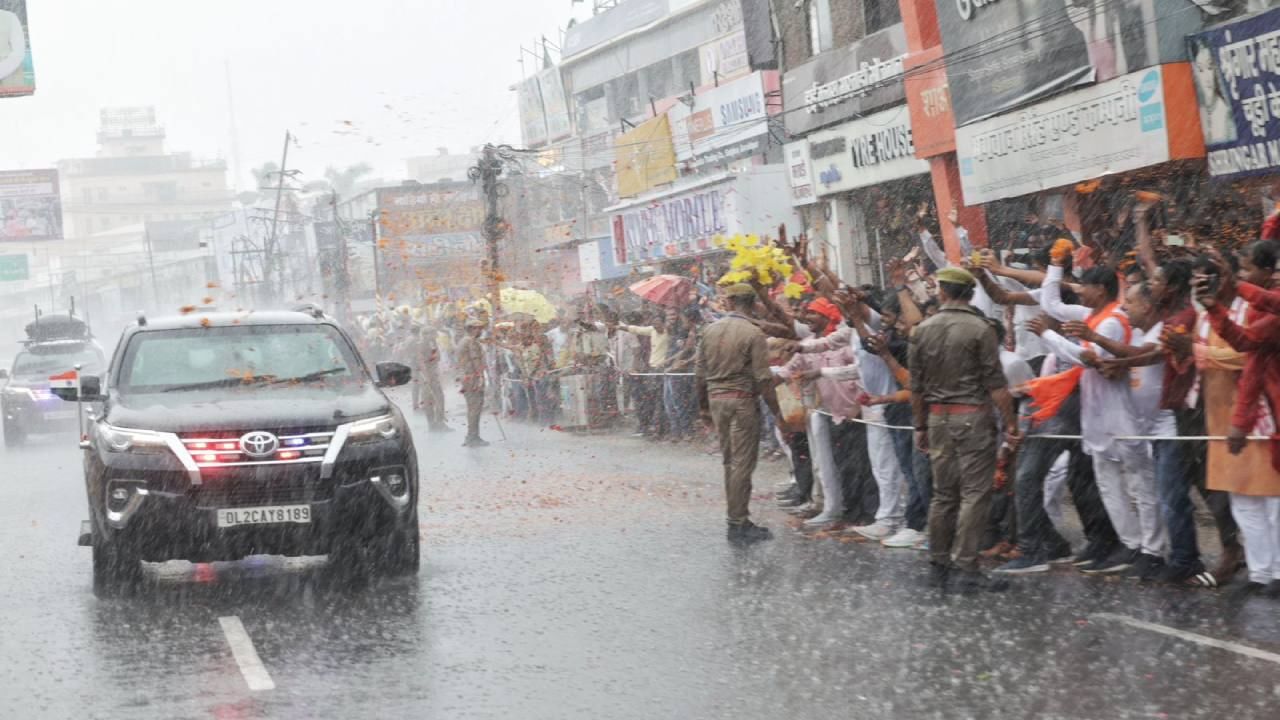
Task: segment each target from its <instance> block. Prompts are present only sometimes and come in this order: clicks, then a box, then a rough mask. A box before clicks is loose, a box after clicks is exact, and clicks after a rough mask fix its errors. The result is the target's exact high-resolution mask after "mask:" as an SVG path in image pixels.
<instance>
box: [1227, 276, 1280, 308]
mask: <svg viewBox="0 0 1280 720" xmlns="http://www.w3.org/2000/svg"><path fill="white" fill-rule="evenodd" d="M1236 292H1237V293H1238V294H1239V295H1240V297H1242V298H1244V300H1245V302H1247V303H1249V304H1250V305H1251V306H1253V307H1254V308H1255V309H1257V310H1261V311H1262V312H1265V313H1272V314H1276V313H1280V290H1267V289H1265V288H1260V287H1258V286H1257V285H1254V284H1252V283H1247V282H1241V283H1236Z"/></svg>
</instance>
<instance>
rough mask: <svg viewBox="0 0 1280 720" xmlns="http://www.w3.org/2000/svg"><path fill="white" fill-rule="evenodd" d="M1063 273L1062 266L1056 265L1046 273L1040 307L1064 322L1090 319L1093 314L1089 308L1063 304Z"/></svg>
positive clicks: (1041, 290) (1041, 291)
mask: <svg viewBox="0 0 1280 720" xmlns="http://www.w3.org/2000/svg"><path fill="white" fill-rule="evenodd" d="M1062 272H1063V271H1062V266H1061V265H1057V264H1055V265H1051V266H1050V267H1049V272H1047V273H1045V276H1044V284H1043V285H1042V286H1041V287H1040V307H1041V308H1043V309H1044V311H1045V312H1046V313H1048V314H1049V315H1050V316H1051V317H1054V318H1057V319H1058V320H1061V321H1063V322H1067V321H1069V320H1087V319H1089V316H1090V315H1091V314H1092V311H1091V310H1089V308H1087V307H1085V306H1083V305H1068V304H1066V303H1064V302H1062Z"/></svg>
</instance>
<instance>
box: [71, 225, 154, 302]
mask: <svg viewBox="0 0 1280 720" xmlns="http://www.w3.org/2000/svg"><path fill="white" fill-rule="evenodd" d="M142 236H143V238H144V239H146V241H147V264H148V265H150V266H151V302H152V305H153V307H152V308H151V309H152V312H156V311H158V310H159V309H160V282H159V281H158V280H157V279H156V253H155V250H154V249H153V248H152V247H151V223H149V222H147V221H146V220H143V221H142ZM52 309H53V308H50V310H52Z"/></svg>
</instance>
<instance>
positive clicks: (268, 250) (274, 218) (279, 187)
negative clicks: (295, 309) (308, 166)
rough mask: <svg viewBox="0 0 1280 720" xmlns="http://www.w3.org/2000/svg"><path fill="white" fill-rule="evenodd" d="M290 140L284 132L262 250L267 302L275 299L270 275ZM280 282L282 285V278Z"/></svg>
mask: <svg viewBox="0 0 1280 720" xmlns="http://www.w3.org/2000/svg"><path fill="white" fill-rule="evenodd" d="M292 139H293V136H292V135H291V134H290V133H289V131H288V130H286V131H285V132H284V152H283V153H282V154H281V156H280V181H279V182H278V183H277V184H276V209H275V212H273V213H271V235H270V236H268V238H267V244H266V246H265V247H264V248H263V249H262V280H263V283H262V284H263V289H264V290H265V291H266V295H267V299H268V300H270V299H272V298H274V297H275V289H274V288H272V287H271V273H272V270H273V269H275V264H276V231H277V228H278V227H279V225H280V201H281V200H282V199H283V198H284V178H285V170H286V166H287V165H288V164H289V142H290V141H291V140H292ZM282 275H283V274H282ZM280 280H281V282H282V283H283V281H284V278H283V276H282V277H281V278H280ZM281 289H283V288H281Z"/></svg>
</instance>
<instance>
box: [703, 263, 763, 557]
mask: <svg viewBox="0 0 1280 720" xmlns="http://www.w3.org/2000/svg"><path fill="white" fill-rule="evenodd" d="M724 294H725V296H726V299H727V301H728V304H729V306H730V309H731V310H732V312H730V313H729V315H728V316H726V317H724V318H721V319H720V320H717V321H716V322H714V323H712V324H711V325H709V326H708V327H707V328H706V329H705V330H704V331H703V333H702V338H701V340H699V342H698V351H697V352H698V356H697V361H696V363H695V373H694V374H695V376H696V382H695V387H696V392H697V396H698V407H699V408H700V409H701V412H702V418H703V422H705V423H707V424H708V425H713V426H714V428H715V431H716V434H717V435H718V436H719V438H720V453H721V455H722V456H723V458H724V492H725V497H726V499H727V501H728V506H729V512H728V520H729V530H728V537H729V540H730V542H735V543H744V544H746V543H754V542H759V541H762V540H768V539H770V538H771V537H773V535H772V533H770V532H769V530H768V528H763V527H760V526H758V525H755V524H754V523H752V522H751V519H750V510H749V505H750V502H751V475H752V473H754V472H755V469H756V458H757V454H758V453H759V450H760V429H761V425H762V422H761V417H760V400H761V399H762V398H763V399H764V401H765V404H766V405H768V407H769V410H770V411H771V412H772V413H773V414H774V417H782V413H781V412H779V410H778V397H777V395H776V394H775V393H774V386H773V375H772V373H771V372H770V371H769V361H768V357H767V354H768V350H767V348H766V345H765V337H764V333H762V332H761V331H760V329H759V328H758V327H756V326H755V324H754V323H753V322H752V320H751V317H750V315H751V312H752V310H753V308H754V306H755V299H756V292H755V289H754V288H752V287H751V286H750V285H746V284H739V285H731V286H729V287H727V288H725V290H724Z"/></svg>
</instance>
